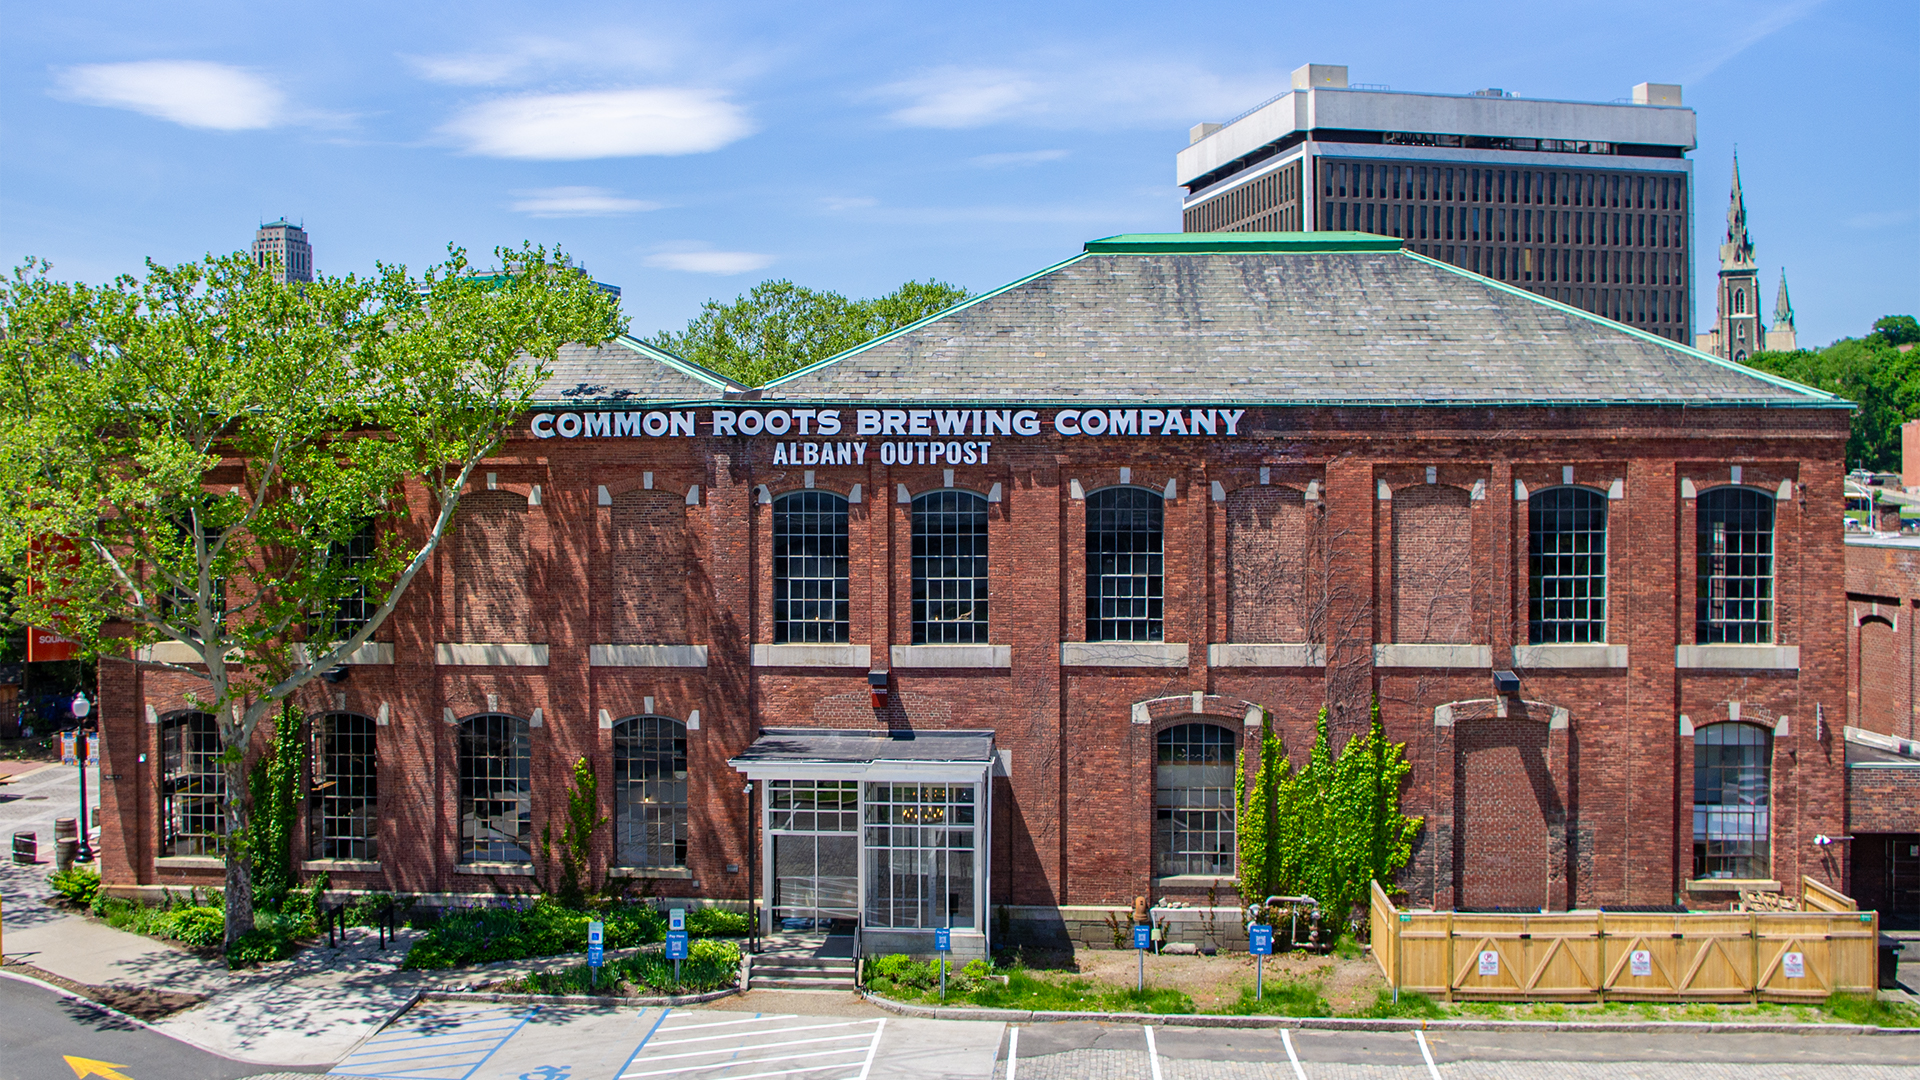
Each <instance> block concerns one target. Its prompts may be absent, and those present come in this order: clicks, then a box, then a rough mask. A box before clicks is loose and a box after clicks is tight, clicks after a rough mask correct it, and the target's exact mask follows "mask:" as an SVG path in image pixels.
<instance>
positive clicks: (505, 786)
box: [460, 713, 533, 862]
mask: <svg viewBox="0 0 1920 1080" xmlns="http://www.w3.org/2000/svg"><path fill="white" fill-rule="evenodd" d="M531 756H532V754H531V747H530V745H529V740H528V738H527V722H526V721H525V720H522V719H520V718H519V717H517V716H507V715H505V714H504V713H481V714H480V715H479V716H472V717H468V718H467V719H465V720H462V721H461V722H460V861H461V862H532V861H533V805H532V801H533V800H532V790H533V785H532V781H531V779H530V776H531V770H530V768H529V766H530V764H531V762H530V759H531Z"/></svg>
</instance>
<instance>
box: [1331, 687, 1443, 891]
mask: <svg viewBox="0 0 1920 1080" xmlns="http://www.w3.org/2000/svg"><path fill="white" fill-rule="evenodd" d="M1405 751H1406V746H1405V744H1403V743H1394V742H1388V741H1387V732H1386V728H1385V726H1384V725H1382V724H1381V722H1380V699H1379V697H1377V696H1376V697H1375V698H1374V699H1373V707H1372V710H1371V715H1370V719H1369V722H1368V725H1367V733H1366V734H1365V735H1361V736H1359V737H1357V738H1355V739H1353V740H1352V741H1350V742H1348V743H1347V745H1346V747H1345V748H1344V749H1342V750H1341V751H1340V759H1339V761H1337V762H1336V763H1335V764H1334V767H1333V779H1332V783H1331V785H1330V787H1331V789H1332V790H1331V792H1330V795H1331V798H1330V799H1329V800H1328V802H1329V805H1330V807H1331V811H1332V813H1331V816H1332V817H1333V818H1334V819H1335V820H1336V821H1338V822H1339V826H1340V827H1339V829H1338V830H1337V831H1336V832H1335V834H1334V837H1333V851H1332V853H1331V858H1330V859H1329V860H1328V862H1329V865H1330V867H1331V871H1332V876H1333V881H1332V887H1331V889H1330V891H1331V892H1332V893H1333V895H1334V896H1336V897H1337V898H1338V899H1339V901H1340V902H1341V903H1344V904H1346V905H1348V906H1349V910H1348V911H1342V912H1339V913H1338V915H1337V918H1338V920H1339V921H1340V922H1342V923H1344V922H1346V921H1347V920H1348V918H1349V917H1350V911H1351V907H1352V906H1354V905H1359V906H1363V907H1364V906H1365V905H1366V903H1367V902H1368V893H1369V883H1371V882H1373V881H1379V882H1380V883H1381V884H1382V885H1383V886H1387V887H1391V885H1392V883H1393V877H1394V875H1395V874H1396V873H1398V872H1399V871H1400V868H1401V867H1403V866H1405V865H1407V862H1408V861H1409V860H1411V859H1412V858H1413V840H1414V837H1416V836H1418V835H1419V834H1420V825H1421V820H1422V819H1420V818H1417V817H1409V816H1407V815H1405V814H1402V813H1401V812H1400V787H1401V785H1402V784H1404V783H1405V782H1406V779H1407V774H1408V773H1410V772H1412V771H1413V766H1412V765H1411V764H1409V763H1408V761H1407V760H1406V756H1405Z"/></svg>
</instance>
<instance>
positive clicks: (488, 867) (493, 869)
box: [453, 862, 533, 877]
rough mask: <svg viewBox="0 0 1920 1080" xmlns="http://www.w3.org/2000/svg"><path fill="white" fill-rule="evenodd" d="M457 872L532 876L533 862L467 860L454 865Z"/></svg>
mask: <svg viewBox="0 0 1920 1080" xmlns="http://www.w3.org/2000/svg"><path fill="white" fill-rule="evenodd" d="M453 872H454V873H456V874H500V875H503V876H507V877H532V876H533V864H531V863H523V862H465V863H456V864H455V865H454V867H453Z"/></svg>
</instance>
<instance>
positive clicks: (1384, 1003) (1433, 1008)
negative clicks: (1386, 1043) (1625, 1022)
mask: <svg viewBox="0 0 1920 1080" xmlns="http://www.w3.org/2000/svg"><path fill="white" fill-rule="evenodd" d="M1609 1004H1612V1003H1611V1002H1610V1003H1609ZM1353 1015H1355V1016H1364V1017H1367V1018H1369V1019H1373V1020H1388V1019H1392V1018H1395V1017H1406V1018H1412V1019H1416V1020H1439V1019H1441V1018H1442V1017H1444V1016H1446V1015H1447V1010H1446V1009H1445V1008H1444V1007H1443V1006H1442V1005H1441V1004H1440V1003H1439V1002H1437V1001H1435V1000H1433V999H1432V998H1430V997H1428V996H1427V995H1425V994H1423V993H1421V992H1419V991H1418V990H1402V991H1400V1000H1399V1001H1397V1002H1396V1001H1394V1000H1393V991H1391V990H1382V991H1380V992H1379V993H1378V994H1375V995H1374V998H1373V1004H1371V1005H1369V1006H1367V1007H1366V1008H1364V1009H1361V1010H1359V1011H1358V1012H1355V1013H1354V1014H1353Z"/></svg>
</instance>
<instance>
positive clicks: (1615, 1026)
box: [860, 989, 1920, 1035]
mask: <svg viewBox="0 0 1920 1080" xmlns="http://www.w3.org/2000/svg"><path fill="white" fill-rule="evenodd" d="M860 996H861V997H862V998H865V999H866V1000H867V1002H868V1003H869V1004H871V1005H875V1006H877V1007H879V1008H882V1009H885V1010H887V1011H888V1012H892V1013H898V1014H899V1015H901V1016H911V1017H915V1018H918V1019H921V1020H999V1021H1003V1022H1005V1023H1009V1024H1033V1023H1054V1022H1059V1021H1072V1020H1104V1021H1110V1022H1118V1023H1127V1024H1153V1025H1155V1026H1159V1027H1201V1028H1313V1029H1317V1030H1323V1031H1530V1032H1538V1033H1545V1032H1554V1031H1584V1032H1592V1033H1612V1034H1646V1033H1649V1032H1674V1033H1678V1034H1685V1035H1699V1034H1708V1033H1726V1034H1729V1035H1756V1034H1768V1035H1920V1028H1883V1027H1874V1026H1872V1025H1869V1024H1819V1023H1806V1024H1741V1023H1726V1024H1714V1023H1708V1022H1705V1021H1700V1020H1667V1021H1660V1020H1643V1021H1632V1020H1623V1021H1606V1020H1401V1019H1381V1020H1375V1019H1368V1018H1364V1017H1349V1016H1222V1015H1217V1014H1208V1013H1116V1012H1050V1011H1047V1010H1044V1009H1031V1010H1029V1009H974V1008H965V1007H961V1006H934V1005H908V1004H905V1003H902V1002H898V1001H893V1000H891V999H888V998H883V997H880V996H879V995H877V994H873V993H869V992H868V991H867V990H865V989H862V990H861V991H860Z"/></svg>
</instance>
